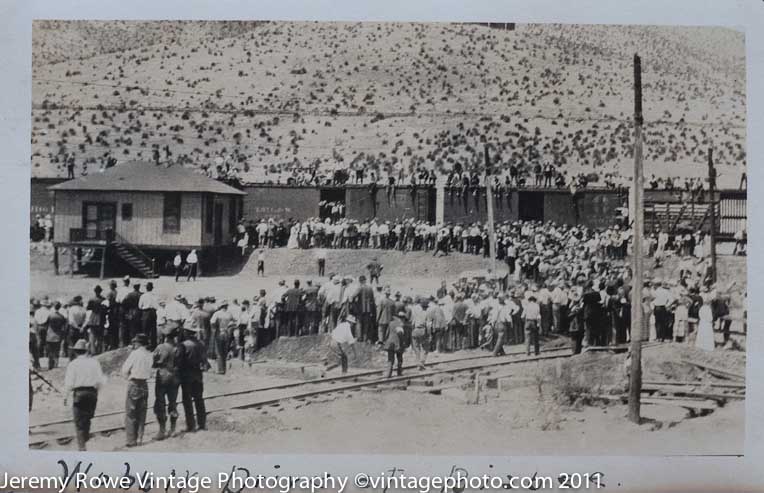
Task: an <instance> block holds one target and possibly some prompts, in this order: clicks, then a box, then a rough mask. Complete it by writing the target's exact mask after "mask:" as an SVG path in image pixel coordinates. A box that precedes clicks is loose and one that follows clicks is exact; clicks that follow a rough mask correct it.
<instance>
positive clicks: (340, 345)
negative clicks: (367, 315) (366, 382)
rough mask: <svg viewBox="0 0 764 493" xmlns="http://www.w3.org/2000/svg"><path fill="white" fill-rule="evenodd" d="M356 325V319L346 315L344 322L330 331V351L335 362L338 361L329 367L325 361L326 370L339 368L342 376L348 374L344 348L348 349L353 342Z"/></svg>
mask: <svg viewBox="0 0 764 493" xmlns="http://www.w3.org/2000/svg"><path fill="white" fill-rule="evenodd" d="M356 323H357V321H356V318H355V317H354V316H353V315H347V316H346V317H345V320H343V321H342V322H340V323H339V324H337V327H335V328H334V330H332V341H331V350H332V353H333V354H334V356H335V357H336V358H337V360H339V364H337V363H335V364H333V365H329V364H328V361H327V364H326V369H327V370H331V369H333V368H336V367H337V366H341V367H342V373H343V374H345V373H347V372H348V356H347V349H346V348H348V347H350V345H351V344H353V343H354V342H355V338H354V337H353V331H354V329H355V324H356Z"/></svg>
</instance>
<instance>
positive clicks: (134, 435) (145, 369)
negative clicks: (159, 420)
mask: <svg viewBox="0 0 764 493" xmlns="http://www.w3.org/2000/svg"><path fill="white" fill-rule="evenodd" d="M132 343H133V351H132V352H131V353H130V355H129V356H128V357H127V359H126V360H125V362H124V364H123V365H122V376H123V377H124V378H125V379H127V382H128V383H127V399H126V401H125V433H126V435H127V443H126V445H127V446H128V447H135V446H136V445H138V443H140V442H143V427H144V425H145V423H146V410H147V408H148V399H149V387H148V383H147V382H148V379H149V378H150V377H151V368H152V366H153V365H154V355H152V354H151V353H150V352H149V350H148V349H146V346H148V343H149V339H148V337H146V334H137V335H136V336H135V337H134V338H133V340H132Z"/></svg>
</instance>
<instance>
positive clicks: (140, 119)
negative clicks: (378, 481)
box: [17, 19, 747, 456]
mask: <svg viewBox="0 0 764 493" xmlns="http://www.w3.org/2000/svg"><path fill="white" fill-rule="evenodd" d="M486 20H487V21H489V20H490V19H486ZM31 67H32V77H31V84H32V101H31V136H30V138H31V177H30V179H31V184H30V186H31V203H30V209H29V214H30V216H29V217H30V231H29V239H30V241H29V245H30V248H29V255H30V257H29V276H30V283H31V292H30V293H29V329H28V330H29V440H28V446H29V448H30V449H43V450H68V451H83V450H88V451H98V452H119V451H126V450H130V451H133V452H177V453H182V452H194V453H200V452H224V453H228V452H237V453H252V454H255V453H256V454H418V455H425V456H428V455H429V456H437V455H461V456H478V455H491V454H496V455H534V456H535V455H538V456H541V455H552V456H599V455H602V456H604V455H623V456H629V455H648V456H649V455H653V456H663V455H717V454H730V455H732V454H742V453H743V451H744V438H745V405H746V400H745V399H746V374H745V368H746V337H747V321H746V319H747V310H746V303H747V301H746V300H747V208H746V200H747V176H746V161H747V157H746V58H745V35H744V31H743V30H742V29H740V30H738V29H734V28H730V27H709V26H703V27H700V26H695V27H689V26H651V25H593V24H592V25H584V24H524V23H514V22H475V23H464V22H459V23H457V22H452V23H446V22H442V23H415V22H295V21H267V20H263V21H173V20H164V21H127V20H119V21H117V20H114V21H108V20H98V21H94V20H36V21H34V23H33V26H32V60H31ZM23 329H24V328H23V327H22V330H23ZM17 384H19V385H23V386H26V385H27V382H23V381H22V382H17ZM25 404H26V403H25Z"/></svg>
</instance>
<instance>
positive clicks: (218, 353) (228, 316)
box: [210, 300, 235, 375]
mask: <svg viewBox="0 0 764 493" xmlns="http://www.w3.org/2000/svg"><path fill="white" fill-rule="evenodd" d="M234 323H235V321H234V317H233V314H232V313H231V312H230V311H229V310H228V301H227V300H223V301H221V302H220V306H219V307H218V310H217V311H216V312H215V313H213V314H212V318H211V319H210V327H211V328H212V340H213V341H214V344H215V359H216V361H217V373H218V374H220V375H225V372H226V360H227V358H228V348H229V346H230V344H231V333H232V332H233V325H234Z"/></svg>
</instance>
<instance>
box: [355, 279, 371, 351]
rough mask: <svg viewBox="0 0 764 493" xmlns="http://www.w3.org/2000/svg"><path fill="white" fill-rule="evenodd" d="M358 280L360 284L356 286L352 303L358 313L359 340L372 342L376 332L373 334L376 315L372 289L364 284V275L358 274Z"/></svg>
mask: <svg viewBox="0 0 764 493" xmlns="http://www.w3.org/2000/svg"><path fill="white" fill-rule="evenodd" d="M358 282H359V283H360V284H361V286H360V287H359V288H358V292H357V293H356V295H355V297H354V299H353V304H354V306H355V313H356V314H357V315H358V319H359V320H358V321H359V325H360V337H358V339H359V340H361V341H366V342H373V339H374V338H375V336H376V334H374V322H375V321H376V317H377V307H376V303H375V301H374V290H373V289H372V288H371V286H369V285H368V284H366V276H360V277H359V278H358Z"/></svg>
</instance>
